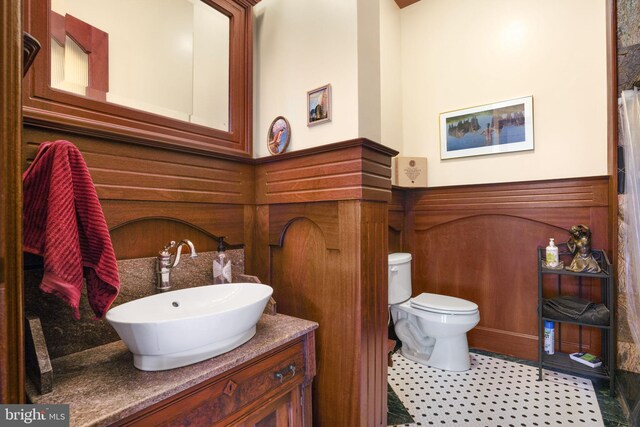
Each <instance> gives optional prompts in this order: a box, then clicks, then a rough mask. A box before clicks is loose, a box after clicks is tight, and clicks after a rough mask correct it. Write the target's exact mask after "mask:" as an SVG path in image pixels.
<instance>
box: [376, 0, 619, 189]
mask: <svg viewBox="0 0 640 427" xmlns="http://www.w3.org/2000/svg"><path fill="white" fill-rule="evenodd" d="M400 14H401V34H402V35H401V46H402V47H401V49H402V52H401V55H402V90H403V100H402V102H403V104H402V105H403V107H402V114H403V144H402V150H401V154H402V155H406V156H426V157H427V158H428V167H427V169H428V185H429V186H447V185H457V184H477V183H492V182H513V181H526V180H538V179H552V178H565V177H580V176H594V175H605V174H606V173H607V135H606V129H607V110H606V108H607V102H606V34H605V24H606V15H605V2H604V1H602V0H561V1H558V0H536V1H524V0H523V1H505V0H484V1H483V2H478V1H476V0H428V1H426V0H423V1H420V2H418V3H415V4H414V5H412V6H409V7H407V8H404V9H402V10H401V12H400ZM528 95H532V96H533V103H534V141H535V149H534V151H528V152H519V153H509V154H498V155H490V156H481V157H468V158H462V159H451V160H440V153H439V150H440V142H439V128H438V122H439V114H440V113H442V112H447V111H451V110H457V109H462V108H467V107H472V106H477V105H482V104H487V103H492V102H497V101H503V100H508V99H513V98H518V97H522V96H528ZM383 123H384V121H383ZM383 134H384V132H383Z"/></svg>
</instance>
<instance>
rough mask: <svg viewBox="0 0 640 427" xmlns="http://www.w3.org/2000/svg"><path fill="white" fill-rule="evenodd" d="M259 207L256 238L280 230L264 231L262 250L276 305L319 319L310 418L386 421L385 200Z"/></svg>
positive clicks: (323, 422)
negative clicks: (260, 226) (260, 228)
mask: <svg viewBox="0 0 640 427" xmlns="http://www.w3.org/2000/svg"><path fill="white" fill-rule="evenodd" d="M259 211H261V212H260V213H259V214H258V217H259V218H260V221H261V223H268V224H269V231H268V232H267V233H265V236H263V237H262V238H261V239H266V238H267V237H266V236H277V238H273V237H272V238H270V239H269V241H270V242H271V244H270V251H269V254H268V255H267V256H265V258H268V259H269V265H270V267H269V270H270V279H269V280H268V282H269V284H270V285H271V286H272V287H273V288H274V298H276V300H277V301H278V311H279V312H281V313H283V314H288V315H292V316H296V317H302V318H305V319H310V320H314V321H316V322H318V323H319V325H320V327H319V329H318V331H317V335H316V337H317V339H316V354H317V363H318V365H317V366H318V375H317V376H316V379H315V380H314V397H313V399H314V407H313V410H314V425H316V426H335V425H349V426H351V425H354V426H355V425H363V426H364V425H366V426H384V425H386V392H387V391H386V390H387V389H386V387H387V386H386V375H387V365H386V360H387V358H386V348H387V333H386V332H387V331H386V325H387V300H388V299H387V254H388V246H387V244H386V242H387V239H388V235H387V228H388V223H387V205H386V203H376V202H361V201H340V202H328V203H307V204H295V205H290V206H287V205H272V206H268V207H262V208H260V209H259ZM303 212H306V213H307V214H306V215H305V216H300V214H301V213H303ZM320 212H324V214H320ZM333 213H335V214H336V215H335V216H334V215H333ZM315 219H317V220H318V221H320V222H316V221H315ZM280 244H281V246H280ZM334 245H335V248H333V247H332V246H334ZM280 301H282V302H280ZM347 396H348V398H347Z"/></svg>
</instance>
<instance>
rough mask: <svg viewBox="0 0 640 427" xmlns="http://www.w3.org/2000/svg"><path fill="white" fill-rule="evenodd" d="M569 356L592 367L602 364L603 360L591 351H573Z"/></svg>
mask: <svg viewBox="0 0 640 427" xmlns="http://www.w3.org/2000/svg"><path fill="white" fill-rule="evenodd" d="M569 357H570V358H571V360H575V361H576V362H580V363H582V364H584V365H587V366H590V367H592V368H597V367H598V366H600V365H602V360H600V359H599V358H598V357H597V356H594V355H593V354H591V353H585V352H581V353H571V354H570V355H569Z"/></svg>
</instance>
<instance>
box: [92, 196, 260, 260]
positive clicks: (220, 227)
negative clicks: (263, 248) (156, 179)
mask: <svg viewBox="0 0 640 427" xmlns="http://www.w3.org/2000/svg"><path fill="white" fill-rule="evenodd" d="M101 204H102V209H103V211H104V214H105V218H106V220H107V226H108V227H109V229H110V230H111V240H112V243H113V247H114V250H115V252H116V257H117V258H118V259H130V258H140V257H149V256H156V255H157V254H158V251H159V250H160V249H162V248H163V247H164V245H165V244H167V243H168V242H170V241H171V240H176V241H179V240H182V239H190V240H192V241H193V243H194V244H195V245H196V249H197V250H198V251H199V252H205V251H213V250H216V249H217V244H216V243H215V240H214V236H215V237H219V236H225V240H226V241H227V243H228V245H232V246H234V245H235V246H238V245H242V244H244V243H245V242H246V241H247V239H248V238H249V236H248V234H247V233H248V232H250V230H248V231H247V230H245V222H244V215H245V207H244V206H242V205H223V204H204V203H164V202H147V201H129V200H102V201H101Z"/></svg>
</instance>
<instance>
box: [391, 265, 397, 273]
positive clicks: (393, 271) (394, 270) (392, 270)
mask: <svg viewBox="0 0 640 427" xmlns="http://www.w3.org/2000/svg"><path fill="white" fill-rule="evenodd" d="M389 271H391V272H392V273H397V272H398V267H396V266H393V267H391V268H390V269H389Z"/></svg>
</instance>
